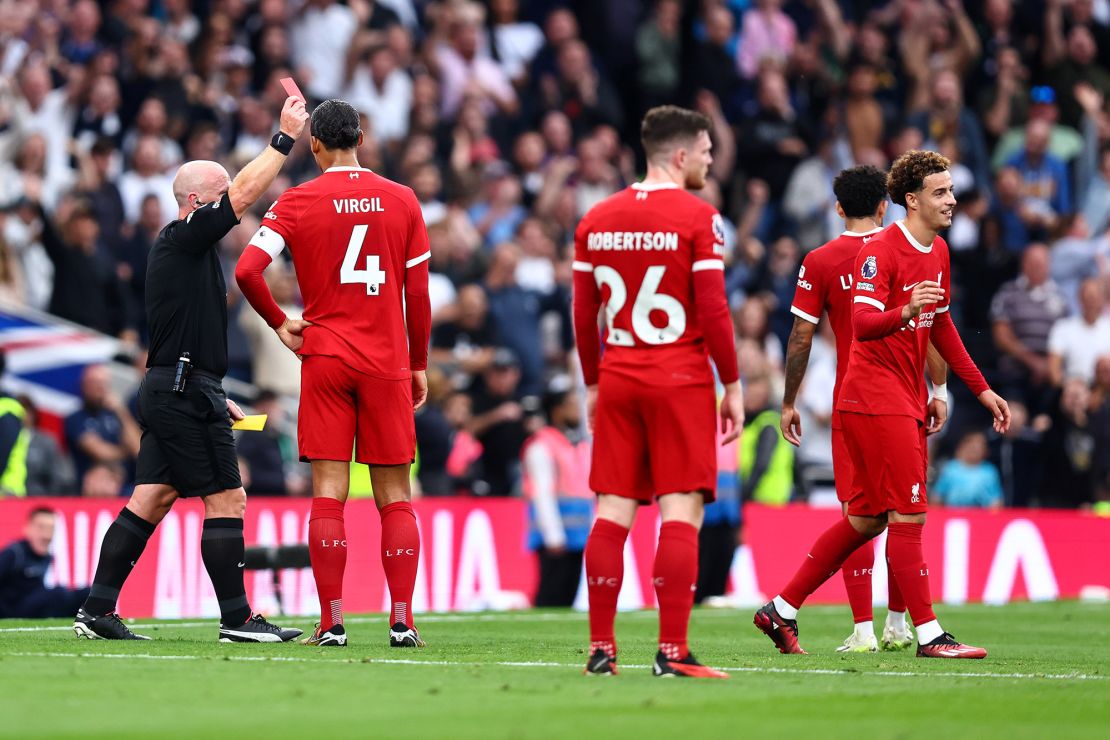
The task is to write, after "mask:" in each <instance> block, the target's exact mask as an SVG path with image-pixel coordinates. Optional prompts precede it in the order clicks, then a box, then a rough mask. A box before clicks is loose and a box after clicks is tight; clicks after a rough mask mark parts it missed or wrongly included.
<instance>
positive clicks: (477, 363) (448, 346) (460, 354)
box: [430, 284, 497, 380]
mask: <svg viewBox="0 0 1110 740" xmlns="http://www.w3.org/2000/svg"><path fill="white" fill-rule="evenodd" d="M496 347H497V327H496V324H495V323H494V320H493V317H492V316H490V312H489V298H488V297H487V296H486V291H485V289H484V288H483V287H482V286H481V285H475V284H470V285H464V286H462V287H461V288H459V298H458V312H457V315H456V317H455V319H454V320H451V321H445V322H443V323H442V324H440V325H439V326H437V327H435V329H433V330H432V346H431V353H430V354H431V361H432V363H434V364H435V365H438V366H439V367H442V368H444V369H446V370H448V371H449V372H459V373H462V374H463V375H464V376H465V377H466V378H467V380H469V377H470V376H473V375H477V374H479V373H482V372H484V371H485V369H486V368H488V367H489V366H490V363H492V362H493V355H494V350H495V348H496Z"/></svg>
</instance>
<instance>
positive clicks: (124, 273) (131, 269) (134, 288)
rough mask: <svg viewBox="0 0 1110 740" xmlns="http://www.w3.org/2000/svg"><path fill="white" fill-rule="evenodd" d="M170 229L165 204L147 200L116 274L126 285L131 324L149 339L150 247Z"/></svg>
mask: <svg viewBox="0 0 1110 740" xmlns="http://www.w3.org/2000/svg"><path fill="white" fill-rule="evenodd" d="M165 226H166V223H165V222H164V221H163V220H162V204H161V202H160V201H159V199H158V196H157V195H154V194H153V193H152V194H150V195H148V196H146V197H145V198H143V204H142V207H141V208H140V210H139V222H138V223H137V224H135V225H134V227H133V228H131V229H129V230H130V231H131V235H130V237H128V238H125V239H124V241H123V243H122V244H121V245H120V247H119V250H118V259H117V262H116V275H117V276H118V277H119V279H120V282H121V283H122V284H123V292H124V296H125V299H126V302H127V309H126V311H127V316H128V319H129V322H131V323H134V324H135V325H136V327H137V328H138V329H139V331H140V334H141V336H142V338H143V339H144V340H145V339H146V267H147V258H148V257H149V256H150V248H151V247H152V246H153V245H154V240H155V239H156V238H158V234H159V232H161V231H162V229H163V228H164V227H165Z"/></svg>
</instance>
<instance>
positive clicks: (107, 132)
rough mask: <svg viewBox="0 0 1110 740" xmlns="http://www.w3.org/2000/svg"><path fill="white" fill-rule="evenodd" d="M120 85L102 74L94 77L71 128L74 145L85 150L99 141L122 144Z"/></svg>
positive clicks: (112, 78) (109, 76)
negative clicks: (75, 143)
mask: <svg viewBox="0 0 1110 740" xmlns="http://www.w3.org/2000/svg"><path fill="white" fill-rule="evenodd" d="M122 102H123V101H122V100H121V98H120V90H119V82H117V81H116V78H115V77H113V76H111V75H107V74H103V75H100V76H98V77H96V78H95V79H94V80H93V81H92V85H90V87H89V93H88V98H87V100H86V102H85V105H84V106H83V107H82V108H81V110H80V111H79V112H78V114H77V121H76V123H74V125H73V138H74V140H75V141H76V142H77V145H78V146H80V147H82V148H85V149H88V148H89V147H90V146H92V144H93V142H95V141H96V140H97V139H99V138H102V137H103V138H107V139H110V140H111V141H112V142H113V143H114V144H116V145H117V146H118V145H119V144H120V143H121V142H122V141H123V119H122V117H121V115H120V104H121V103H122Z"/></svg>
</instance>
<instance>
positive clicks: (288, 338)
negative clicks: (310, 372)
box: [276, 319, 312, 353]
mask: <svg viewBox="0 0 1110 740" xmlns="http://www.w3.org/2000/svg"><path fill="white" fill-rule="evenodd" d="M310 326H312V324H310V323H308V322H307V321H305V320H304V319H286V320H285V321H284V323H282V325H281V326H279V327H278V328H277V329H276V331H277V335H278V339H280V340H281V343H282V344H284V345H285V346H286V347H288V348H289V349H290V351H292V352H294V353H297V352H300V351H301V347H302V346H303V345H304V330H305V329H307V328H308V327H310Z"/></svg>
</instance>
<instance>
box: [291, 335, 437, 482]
mask: <svg viewBox="0 0 1110 740" xmlns="http://www.w3.org/2000/svg"><path fill="white" fill-rule="evenodd" d="M356 440H357V446H356ZM297 441H298V445H299V447H300V453H301V460H304V461H306V462H307V461H311V460H350V459H351V450H352V449H353V450H354V453H355V455H354V459H355V461H356V462H360V463H364V464H366V465H404V464H405V463H411V462H412V461H413V458H414V456H415V454H416V426H415V422H414V420H413V411H412V382H411V381H409V380H383V379H381V378H375V377H373V376H371V375H366V374H364V373H360V372H358V371H357V370H354V369H352V368H351V367H350V365H348V364H347V363H346V362H344V361H343V360H341V359H339V358H338V357H328V356H326V355H309V356H307V357H305V358H304V360H303V362H302V363H301V407H300V417H299V419H298V422H297Z"/></svg>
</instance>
